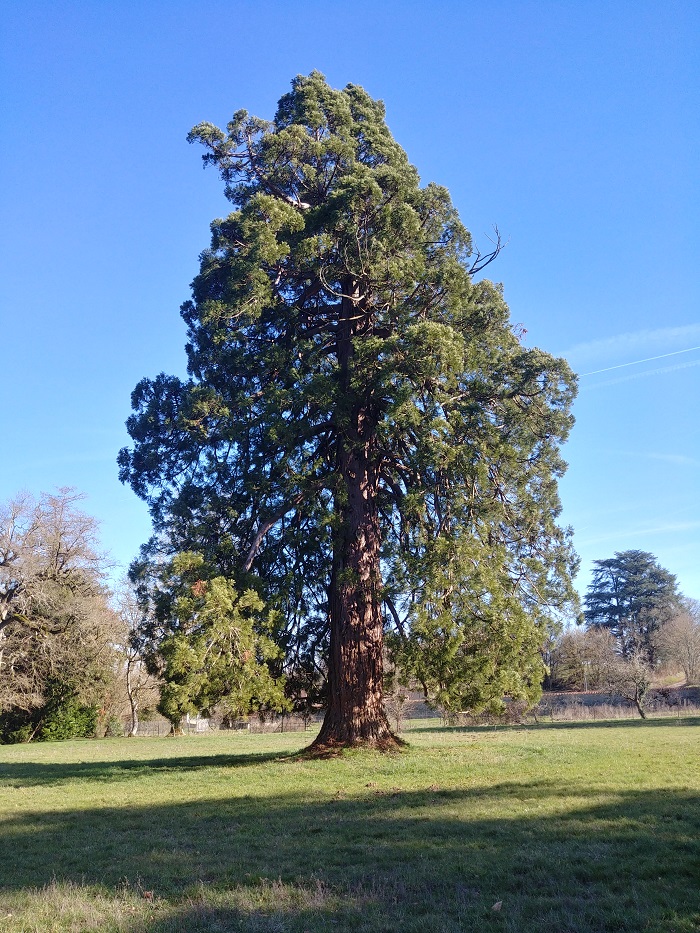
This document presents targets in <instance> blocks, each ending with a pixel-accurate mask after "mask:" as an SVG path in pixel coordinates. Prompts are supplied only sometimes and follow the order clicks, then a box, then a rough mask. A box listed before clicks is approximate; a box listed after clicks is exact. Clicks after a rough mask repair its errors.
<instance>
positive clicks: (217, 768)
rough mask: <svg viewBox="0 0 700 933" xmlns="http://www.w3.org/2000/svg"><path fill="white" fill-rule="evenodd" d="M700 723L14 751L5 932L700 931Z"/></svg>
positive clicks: (3, 801)
mask: <svg viewBox="0 0 700 933" xmlns="http://www.w3.org/2000/svg"><path fill="white" fill-rule="evenodd" d="M582 727H583V728H582ZM699 727H700V720H692V721H691V720H685V721H683V720H682V721H681V724H680V725H679V724H676V723H668V721H666V722H663V724H661V725H659V722H658V721H657V720H650V721H649V723H642V722H640V723H636V722H633V723H626V724H624V725H622V724H620V723H618V722H615V723H614V728H608V727H607V726H606V724H601V723H571V724H569V723H567V724H561V723H555V724H553V725H545V726H539V727H528V728H516V729H498V730H495V731H494V730H493V729H489V728H483V729H432V730H430V729H427V730H425V731H418V730H413V731H411V733H410V740H411V746H410V748H408V749H407V750H406V751H404V752H402V753H401V754H398V755H393V756H382V755H378V754H372V753H363V752H352V753H349V754H347V755H345V756H344V757H342V758H340V759H332V760H327V761H315V760H311V761H309V760H303V759H302V760H299V759H297V758H296V757H295V753H296V752H297V751H298V750H299V747H300V744H301V742H303V740H304V738H305V737H304V736H299V735H295V734H291V735H265V736H263V735H260V736H223V737H207V738H199V737H197V738H194V737H193V738H190V739H169V740H165V739H162V740H157V739H153V740H112V741H105V742H99V743H98V742H92V743H90V742H71V743H62V744H60V745H51V746H41V747H39V746H36V747H32V746H21V747H17V746H16V747H12V748H2V749H0V783H1V785H2V790H1V791H0V819H1V822H0V872H1V873H2V874H1V888H2V891H1V892H0V928H1V929H3V930H7V931H8V933H19V931H22V933H24V931H27V933H28V931H35V930H36V931H42V933H43V931H56V933H59V931H60V933H64V931H88V930H104V931H122V933H141V931H143V933H175V931H183V933H184V931H187V933H190V931H192V933H198V931H216V930H219V931H229V930H251V931H264V933H269V931H277V930H289V931H298V933H303V931H309V933H318V931H327V930H358V931H367V933H375V931H393V930H399V929H400V930H406V931H415V933H419V931H425V933H427V931H430V933H433V931H435V933H439V931H459V930H465V931H467V930H486V931H491V930H493V931H501V930H503V931H518V933H527V931H538V933H539V931H543V933H602V931H608V930H609V931H614V930H620V931H640V930H649V931H658V933H689V931H697V930H700V884H699V881H700V774H699V772H700V768H698V765H699V764H700V755H699V754H698V739H699V738H700V728H699ZM498 902H501V907H500V910H494V909H493V906H494V904H497V903H498ZM8 915H11V916H8Z"/></svg>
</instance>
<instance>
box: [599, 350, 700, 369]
mask: <svg viewBox="0 0 700 933" xmlns="http://www.w3.org/2000/svg"><path fill="white" fill-rule="evenodd" d="M692 350H700V347H688V349H687V350H674V351H673V352H672V353H660V354H659V355H658V356H648V357H647V358H646V359H644V360H633V361H632V362H631V363H618V364H617V366H606V367H605V369H594V370H593V371H592V372H590V373H581V376H597V375H598V373H609V372H610V371H611V370H613V369H624V368H625V366H638V365H639V364H640V363H651V362H652V361H653V360H663V359H664V358H665V357H667V356H678V354H679V353H690V352H691V351H692ZM660 371H661V370H658V369H657V370H655V372H660Z"/></svg>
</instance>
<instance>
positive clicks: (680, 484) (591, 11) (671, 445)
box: [0, 0, 700, 598]
mask: <svg viewBox="0 0 700 933" xmlns="http://www.w3.org/2000/svg"><path fill="white" fill-rule="evenodd" d="M0 29H1V32H2V34H1V36H0V45H1V48H2V59H1V61H0V87H1V88H2V110H3V120H2V124H1V126H0V134H1V144H2V146H1V154H0V160H1V164H0V170H1V172H2V176H1V177H2V189H3V190H2V195H1V200H0V212H1V213H0V263H1V266H2V269H1V273H2V285H1V286H0V289H1V290H0V301H1V305H0V315H1V324H2V329H1V331H0V334H1V339H2V355H1V356H0V359H1V361H2V363H1V372H2V383H3V388H2V395H1V399H2V401H1V403H0V498H1V499H3V500H4V499H7V498H9V497H10V496H11V495H13V494H14V493H16V492H18V491H19V490H20V489H27V490H29V491H31V492H34V493H39V492H40V491H42V490H46V491H52V490H54V489H55V488H56V487H60V486H72V487H76V488H77V489H78V490H81V491H83V492H84V493H85V494H86V496H87V498H86V501H85V503H84V507H85V510H86V511H88V512H90V513H91V514H93V515H95V516H96V517H97V518H99V519H100V520H101V522H102V536H103V541H104V545H105V547H106V548H108V549H109V550H110V551H111V552H112V554H113V556H114V558H115V560H116V561H118V562H119V563H120V564H122V565H123V566H124V567H125V566H126V565H128V563H129V561H130V560H131V559H132V558H133V557H134V556H135V555H136V552H137V550H138V546H139V544H140V543H141V542H142V541H144V540H145V539H146V538H147V537H148V534H149V528H150V525H149V521H148V516H147V512H146V509H145V506H144V505H143V504H142V503H141V502H140V501H139V500H138V499H137V498H136V497H135V496H134V494H133V493H132V492H131V490H130V489H127V488H125V487H122V486H121V485H120V484H119V482H118V479H117V467H116V464H115V458H116V455H117V451H118V450H119V448H120V447H121V446H123V445H124V444H125V443H127V440H128V438H127V435H126V431H125V428H124V421H125V419H126V417H127V416H128V414H129V410H130V409H129V396H130V393H131V390H132V389H133V387H134V386H135V384H136V383H137V382H138V380H139V379H141V378H142V377H143V376H146V375H148V376H154V375H156V374H157V373H158V372H160V371H165V372H168V373H182V372H183V371H184V367H185V356H184V349H183V348H184V326H183V324H182V322H181V321H180V318H179V313H178V309H179V306H180V304H181V302H182V301H183V300H185V299H186V298H187V297H188V294H189V283H190V281H191V280H192V278H193V276H194V275H195V273H196V271H197V257H198V254H199V252H200V251H201V250H202V249H203V248H204V247H205V246H207V245H208V239H209V232H208V229H209V222H210V221H211V220H212V219H213V218H214V217H216V216H221V215H222V214H224V213H225V212H227V204H226V202H225V200H224V198H223V194H222V187H221V183H220V181H219V179H218V177H217V175H216V173H215V172H213V171H211V170H210V171H207V172H203V171H202V168H201V162H200V155H201V153H200V151H198V149H197V147H192V146H188V145H187V143H186V141H185V136H186V134H187V132H188V130H189V129H190V128H191V127H192V126H193V125H194V124H195V123H198V122H200V121H202V120H208V121H210V122H213V123H217V124H219V125H223V124H225V123H226V122H227V120H228V119H229V118H230V116H231V114H232V113H233V111H234V110H236V109H239V108H241V107H245V108H246V109H248V110H249V111H251V112H252V113H255V114H256V115H258V116H262V117H268V118H269V117H271V116H272V115H273V113H274V109H275V105H276V102H277V100H278V98H279V97H280V96H281V95H282V94H283V93H285V92H286V90H287V89H288V87H289V81H290V79H291V78H292V77H293V76H294V75H296V74H300V73H301V74H308V73H309V72H310V71H312V70H313V69H318V70H320V71H322V72H323V73H324V74H325V75H326V77H327V78H328V80H329V82H330V83H331V84H333V85H334V86H336V87H342V86H344V85H345V84H347V83H348V82H352V83H356V84H361V85H363V86H364V87H365V88H366V89H367V90H368V91H369V92H370V93H371V94H372V95H373V96H375V97H379V98H382V99H383V100H384V101H385V103H386V108H387V118H388V122H389V125H390V127H391V129H392V131H393V133H394V135H395V137H396V138H397V140H398V141H399V142H400V143H401V144H402V145H403V147H404V148H405V149H406V151H407V152H408V154H409V157H410V158H411V160H412V161H413V162H414V164H415V165H416V166H417V167H418V169H419V171H420V173H421V177H422V179H423V181H424V182H428V181H436V182H438V183H440V184H443V185H445V186H447V187H448V188H449V189H450V191H451V193H452V197H453V200H454V202H455V204H456V206H457V208H458V209H459V211H460V213H461V216H462V219H463V221H464V222H465V223H466V225H467V227H469V229H470V230H471V231H472V234H473V236H474V237H475V239H476V242H477V243H479V244H482V245H483V246H485V247H488V236H489V235H490V233H491V232H492V228H493V225H494V224H497V225H498V227H499V229H500V230H501V232H502V234H503V235H504V237H505V238H506V239H507V241H508V246H507V249H506V250H505V251H504V252H503V253H502V254H501V256H500V257H499V258H498V260H497V262H496V263H494V264H493V265H492V266H490V267H489V270H488V273H489V275H490V277H491V278H493V279H495V280H497V281H502V282H503V283H504V287H505V295H506V298H507V300H508V302H509V304H510V307H511V311H512V317H513V320H514V321H515V322H518V323H521V324H522V325H523V326H524V327H525V328H526V329H527V336H526V342H528V343H529V344H531V345H536V346H540V347H542V348H543V349H545V350H547V351H550V352H552V353H556V354H560V355H564V356H566V357H567V358H568V359H569V361H570V362H571V364H572V366H573V367H574V369H575V370H576V371H577V372H579V373H580V374H582V375H581V390H580V395H579V399H578V401H577V403H576V406H575V415H576V418H577V424H576V427H575V429H574V431H573V434H572V437H571V440H570V442H569V443H568V444H567V446H566V448H565V456H566V458H567V459H568V461H569V463H570V469H569V472H568V474H567V476H566V477H565V479H564V480H563V482H562V484H561V495H562V500H563V505H564V511H563V516H562V518H563V521H564V522H565V523H567V524H571V525H573V527H574V529H575V543H576V546H577V549H578V551H579V553H580V555H581V558H582V566H581V573H580V575H579V578H578V580H577V584H578V586H579V588H580V589H581V590H582V591H583V590H585V587H586V585H587V583H588V579H589V575H590V569H591V562H592V561H593V560H595V559H600V558H605V557H610V556H612V554H613V553H614V552H615V551H619V550H627V549H630V548H639V549H642V550H646V551H651V552H652V553H653V554H655V555H656V556H657V557H658V559H659V560H660V562H661V564H662V565H663V566H664V567H666V568H667V569H668V570H670V571H671V572H673V573H675V574H677V576H678V579H679V582H680V585H681V589H682V590H683V591H684V592H685V593H686V594H687V595H689V596H693V597H695V598H700V501H699V496H698V493H699V492H700V482H699V480H700V431H699V427H698V425H699V416H698V401H697V400H698V396H699V394H700V393H699V392H698V389H699V388H700V264H699V263H698V257H699V256H700V210H699V208H700V204H699V201H700V184H699V182H700V178H699V176H700V171H699V168H698V166H699V164H700V162H699V159H698V153H699V152H700V125H699V123H700V94H699V90H700V55H699V51H698V50H699V49H700V4H698V3H697V0H688V2H679V0H676V2H674V0H664V2H663V3H661V2H658V0H653V2H650V0H617V2H612V0H585V2H581V0H557V2H554V0H500V2H499V0H492V2H490V3H484V2H478V3H477V2H473V0H452V2H448V0H433V2H432V3H431V4H430V5H429V4H428V3H427V2H411V0H385V2H382V3H377V2H376V0H375V2H364V0H355V2H352V3H349V2H332V0H297V2H295V3H291V2H284V0H278V2H271V0H255V2H253V0H250V2H243V0H218V2H217V0H197V2H195V0H188V2H184V0H140V2H132V0H119V2H118V3H107V2H103V0H92V2H87V0H83V2H78V0H73V2H71V0H62V2H60V3H56V2H55V0H45V2H37V0H4V2H3V4H2V8H1V10H0ZM628 364H629V365H628Z"/></svg>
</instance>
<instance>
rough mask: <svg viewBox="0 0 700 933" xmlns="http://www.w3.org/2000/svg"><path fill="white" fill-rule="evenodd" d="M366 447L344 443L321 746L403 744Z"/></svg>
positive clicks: (315, 745)
mask: <svg viewBox="0 0 700 933" xmlns="http://www.w3.org/2000/svg"><path fill="white" fill-rule="evenodd" d="M370 446H371V445H369V444H365V445H364V449H363V448H359V449H357V448H356V449H354V450H352V451H341V452H340V454H339V468H340V471H339V472H340V474H341V477H342V481H343V482H342V486H343V487H344V488H342V490H341V492H340V494H339V496H337V497H336V507H337V511H338V514H339V515H340V516H342V519H341V523H340V528H339V529H338V530H337V531H336V535H335V542H334V554H333V573H332V578H331V584H330V593H329V603H330V627H331V645H330V669H329V678H328V681H329V683H328V686H329V705H328V710H327V712H326V716H325V719H324V721H323V725H322V727H321V731H320V732H319V735H318V738H317V739H316V740H315V741H314V742H313V744H312V746H311V749H312V750H313V751H327V750H332V749H335V748H342V747H352V746H358V745H363V746H367V747H371V748H379V749H383V750H387V749H390V748H396V747H398V746H399V745H400V744H402V743H401V742H400V741H399V740H398V739H397V738H396V737H395V736H394V735H393V733H392V732H391V729H390V727H389V722H388V719H387V717H386V713H385V712H384V704H383V692H382V686H383V685H382V680H383V673H384V670H383V657H382V648H383V625H382V613H381V599H380V593H381V586H380V570H379V549H380V531H379V517H378V514H377V503H376V493H377V479H376V474H375V472H374V470H373V468H372V464H371V463H370V460H369V458H368V455H367V451H368V448H369V447H370Z"/></svg>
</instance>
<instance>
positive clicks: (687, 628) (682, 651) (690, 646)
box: [658, 599, 700, 684]
mask: <svg viewBox="0 0 700 933" xmlns="http://www.w3.org/2000/svg"><path fill="white" fill-rule="evenodd" d="M658 644H659V652H660V655H661V657H662V658H663V659H664V660H666V661H670V662H671V663H672V664H676V665H678V667H680V669H681V670H682V671H683V673H684V674H685V679H686V681H687V683H689V684H694V683H698V682H700V602H698V600H696V599H686V600H684V611H683V612H682V613H680V614H679V615H677V616H676V617H675V618H673V619H671V621H670V622H667V623H666V625H665V626H664V627H663V628H662V629H661V631H660V633H659V637H658Z"/></svg>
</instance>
